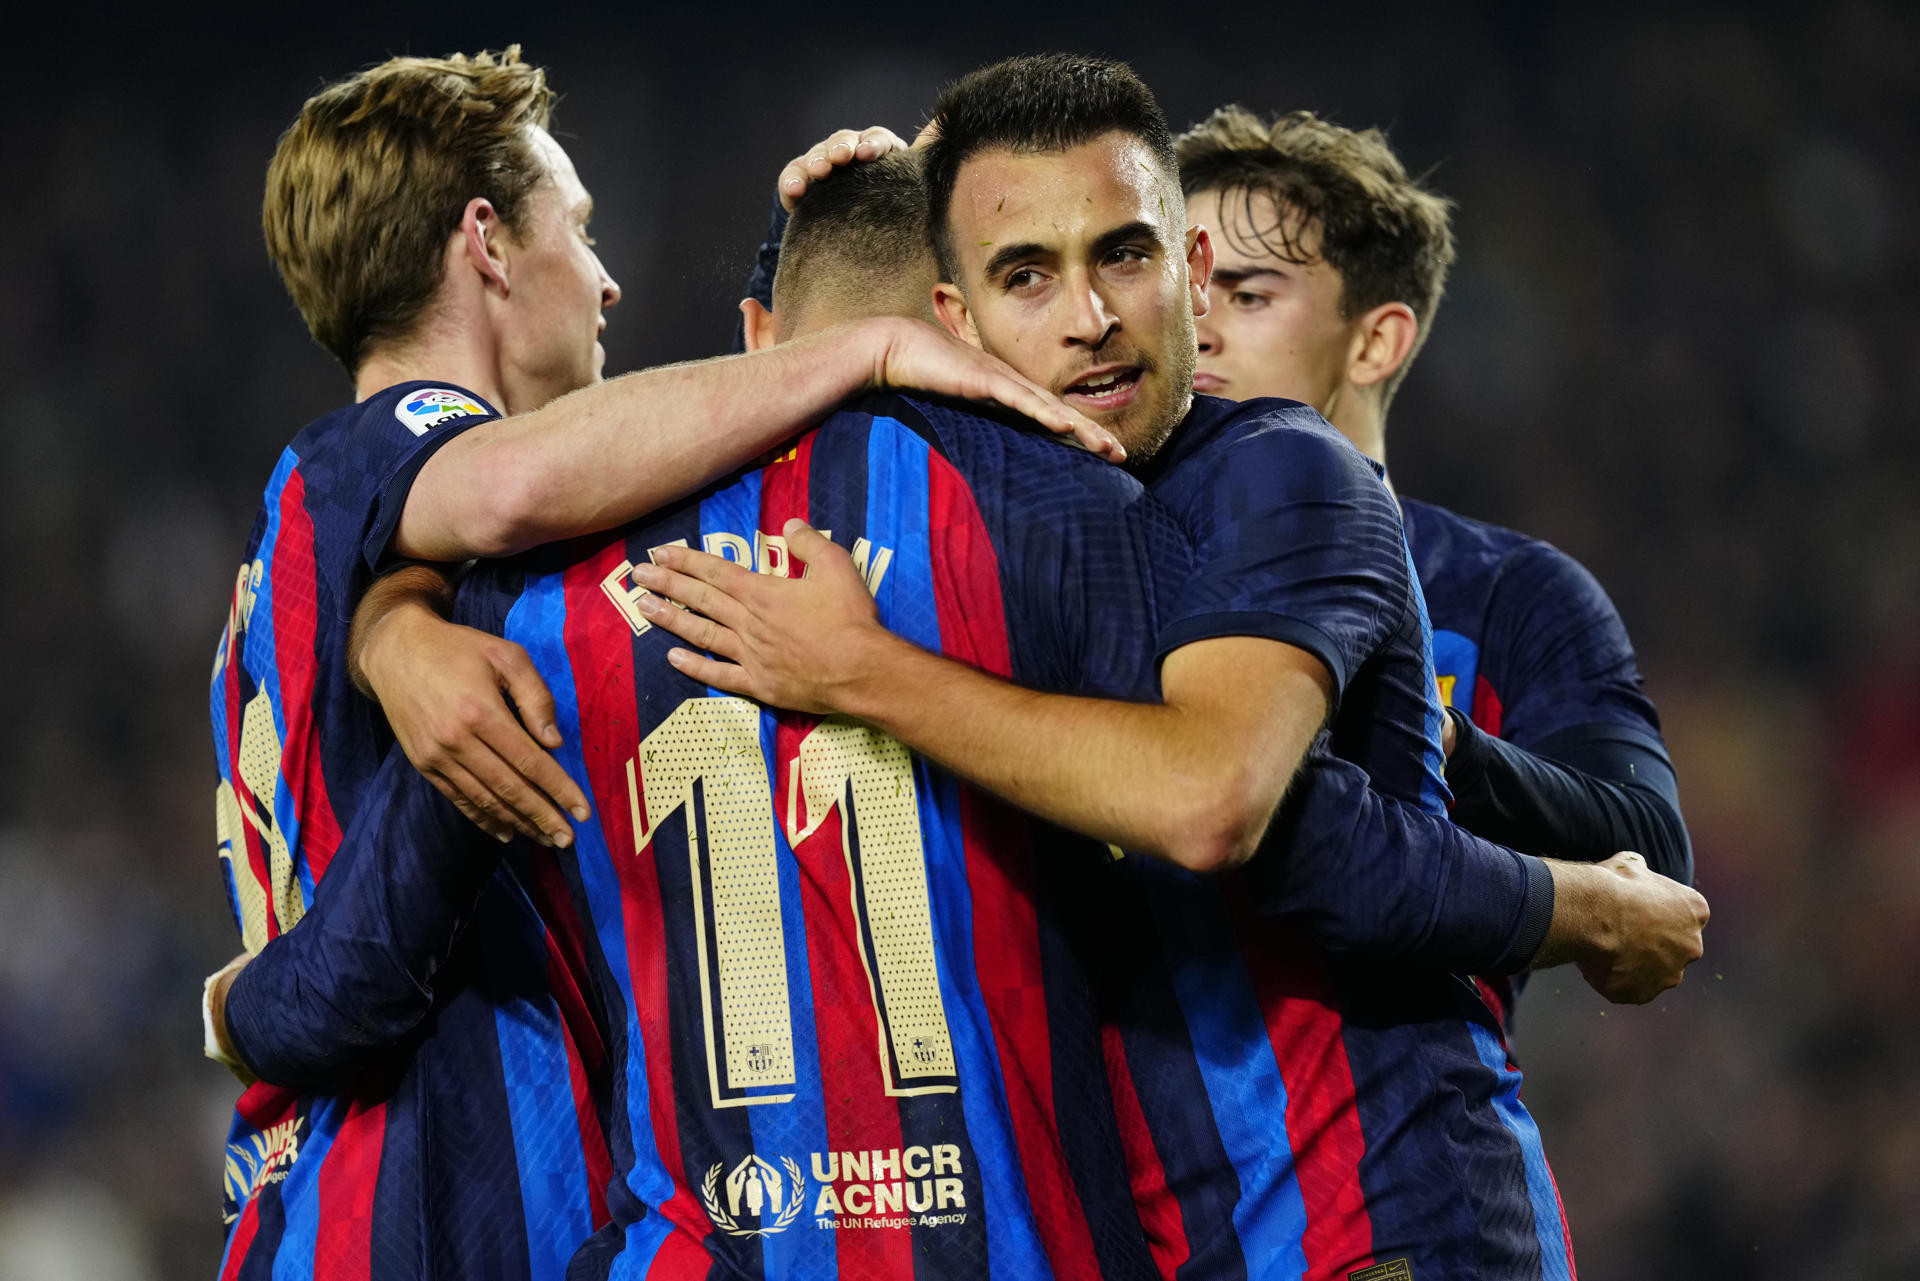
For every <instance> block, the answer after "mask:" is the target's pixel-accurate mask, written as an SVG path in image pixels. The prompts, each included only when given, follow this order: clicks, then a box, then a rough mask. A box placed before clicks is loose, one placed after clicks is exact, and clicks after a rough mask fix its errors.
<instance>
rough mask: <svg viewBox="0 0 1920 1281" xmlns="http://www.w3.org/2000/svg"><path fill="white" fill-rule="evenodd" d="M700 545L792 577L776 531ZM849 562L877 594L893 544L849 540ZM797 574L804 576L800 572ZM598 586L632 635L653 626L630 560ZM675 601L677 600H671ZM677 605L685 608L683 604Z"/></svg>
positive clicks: (719, 536) (761, 570)
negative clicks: (643, 606)
mask: <svg viewBox="0 0 1920 1281" xmlns="http://www.w3.org/2000/svg"><path fill="white" fill-rule="evenodd" d="M820 536H821V537H822V538H826V539H831V538H832V537H833V531H832V530H830V529H823V530H821V531H820ZM700 544H701V548H702V550H704V551H705V552H706V553H707V554H708V555H710V556H718V557H720V558H722V559H723V560H730V561H732V562H733V563H734V564H736V565H744V566H746V567H747V568H749V569H751V570H753V572H754V573H756V574H769V575H772V576H773V577H775V578H792V577H793V555H792V553H791V552H789V551H788V549H787V540H786V539H785V538H782V537H781V536H780V535H779V534H766V533H760V532H758V531H756V532H755V533H754V535H753V542H752V543H751V544H749V543H748V542H747V540H746V539H744V538H742V537H741V536H740V535H738V534H729V533H713V534H707V535H705V536H704V537H702V538H701V540H700ZM687 546H690V544H689V543H688V542H687V540H686V539H684V538H676V539H674V540H673V541H672V542H670V543H662V544H660V546H659V547H650V548H648V549H647V559H648V560H656V561H657V560H658V559H659V558H660V557H659V552H660V550H661V548H663V547H687ZM852 555H853V565H854V568H855V569H857V570H859V571H860V576H861V577H862V578H864V579H866V581H867V590H868V591H869V592H871V593H872V594H873V595H875V596H878V595H879V594H880V584H881V582H882V581H883V580H884V579H885V578H886V576H887V568H888V566H890V565H892V564H893V548H891V547H876V546H875V545H874V544H873V543H871V542H869V541H867V540H866V539H865V538H856V539H854V540H853V548H852ZM801 577H803V578H804V577H805V574H802V575H801ZM600 590H601V592H603V593H604V594H605V595H606V598H607V600H608V601H609V602H611V603H612V605H613V607H614V608H615V609H617V610H619V611H620V617H622V618H624V619H626V620H627V626H628V627H631V628H632V629H633V634H634V635H635V636H644V635H646V634H647V633H648V632H650V631H652V630H653V624H652V623H650V622H648V621H647V618H646V615H644V614H642V613H641V612H640V599H641V597H643V596H650V595H652V593H651V592H649V591H648V590H647V589H646V588H644V587H640V586H638V585H636V584H635V583H634V582H633V562H632V561H630V560H623V561H621V562H620V563H619V564H618V565H616V566H614V568H613V572H612V573H610V574H608V575H607V576H606V577H605V578H603V579H601V580H600ZM675 603H676V604H678V602H675ZM680 608H682V609H684V608H686V607H685V606H684V605H682V606H680Z"/></svg>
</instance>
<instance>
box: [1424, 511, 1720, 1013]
mask: <svg viewBox="0 0 1920 1281" xmlns="http://www.w3.org/2000/svg"><path fill="white" fill-rule="evenodd" d="M1400 506H1401V511H1402V513H1403V516H1404V518H1405V521H1406V528H1407V542H1408V544H1409V545H1410V546H1411V547H1412V549H1413V560H1414V567H1415V569H1416V570H1417V571H1418V573H1419V575H1420V586H1421V589H1422V591H1423V592H1424V593H1425V595H1426V598H1427V609H1428V613H1429V615H1430V616H1431V617H1432V619H1433V628H1434V632H1433V659H1434V669H1435V672H1436V674H1437V676H1438V678H1439V682H1440V696H1441V699H1442V700H1443V701H1444V702H1445V703H1447V704H1448V705H1449V706H1452V707H1457V708H1459V709H1460V710H1461V711H1463V712H1465V713H1466V714H1467V715H1468V716H1469V717H1470V718H1471V719H1472V720H1473V723H1474V724H1475V725H1477V726H1479V727H1480V728H1481V729H1483V730H1485V731H1486V732H1487V733H1489V734H1491V735H1493V736H1494V737H1496V738H1503V739H1506V740H1507V741H1508V742H1510V743H1513V744H1515V745H1516V746H1518V747H1522V748H1525V749H1526V750H1527V751H1529V752H1536V753H1539V754H1541V755H1543V756H1548V757H1561V756H1564V755H1566V754H1567V753H1568V752H1569V750H1573V751H1576V752H1577V751H1578V749H1580V748H1582V747H1586V746H1588V745H1591V744H1592V743H1594V742H1596V741H1604V742H1611V743H1618V744H1624V745H1625V746H1626V747H1627V749H1628V750H1630V751H1632V752H1633V757H1634V759H1633V762H1632V765H1631V766H1630V768H1632V770H1633V775H1632V781H1633V782H1636V783H1639V784H1642V785H1644V786H1647V787H1650V788H1652V789H1654V790H1655V791H1656V792H1657V793H1659V794H1660V795H1662V796H1663V797H1664V798H1665V799H1666V800H1667V801H1668V802H1669V803H1670V804H1672V806H1673V807H1674V810H1675V812H1676V813H1677V812H1678V794H1677V787H1676V784H1675V780H1674V775H1673V765H1672V762H1671V761H1670V760H1669V759H1668V756H1667V747H1666V742H1665V740H1664V739H1662V737H1661V734H1660V718H1659V715H1658V714H1657V713H1656V712H1655V711H1654V707H1653V703H1652V701H1651V700H1650V699H1648V698H1647V696H1646V693H1645V692H1644V690H1643V689H1642V688H1641V680H1640V671H1639V667H1638V664H1637V663H1636V661H1635V659H1634V653H1633V643H1632V642H1631V641H1630V640H1629V639H1628V637H1627V628H1626V624H1625V623H1623V622H1622V621H1621V620H1620V614H1619V611H1618V610H1616V609H1615V608H1614V607H1613V602H1612V601H1611V600H1610V599H1608V597H1607V593H1606V590H1605V589H1604V588H1602V587H1601V586H1600V584H1599V582H1598V581H1597V580H1596V579H1595V578H1594V577H1593V575H1592V574H1590V573H1588V572H1587V570H1586V568H1585V567H1584V566H1582V565H1581V564H1580V563H1579V562H1578V561H1576V560H1574V559H1573V558H1572V557H1571V556H1569V555H1567V554H1566V553H1565V552H1563V551H1561V550H1560V549H1559V548H1557V547H1554V546H1553V545H1552V544H1550V543H1545V542H1542V541H1540V540H1539V539H1537V538H1529V537H1528V536H1527V535H1525V534H1521V533H1518V532H1516V531H1514V530H1510V529H1503V528H1501V527H1500V526H1498V525H1490V524H1487V523H1486V522H1484V521H1478V520H1473V519H1471V518H1469V517H1466V516H1462V515H1459V514H1458V513H1456V512H1451V511H1448V510H1447V509H1446V508H1444V507H1436V506H1434V505H1433V504H1431V503H1423V502H1420V501H1418V500H1415V499H1412V498H1402V499H1401V501H1400ZM1620 781H1627V780H1626V778H1625V777H1622V778H1621V780H1620ZM1545 852H1547V853H1556V854H1557V853H1560V851H1557V850H1548V851H1545ZM1647 852H1648V857H1649V861H1650V863H1651V865H1652V867H1653V869H1654V870H1655V871H1657V872H1660V873H1662V874H1663V875H1666V876H1673V877H1678V878H1679V879H1681V880H1683V881H1691V880H1692V866H1691V862H1690V860H1689V859H1688V858H1687V851H1686V847H1685V841H1684V834H1683V836H1682V839H1681V840H1680V841H1679V842H1678V848H1677V850H1676V851H1675V853H1676V854H1677V855H1678V857H1675V858H1671V859H1662V858H1661V857H1660V854H1659V852H1658V851H1647ZM1485 982H1486V984H1487V987H1488V991H1487V997H1488V999H1489V1000H1490V1001H1491V1002H1493V1003H1494V1004H1495V1006H1496V1007H1497V1009H1498V1011H1499V1012H1500V1013H1501V1015H1502V1018H1503V1020H1505V1021H1507V1022H1508V1023H1511V1019H1512V1014H1513V1008H1514V1003H1515V1001H1516V1000H1517V999H1518V997H1519V994H1520V991H1521V990H1522V988H1523V987H1524V986H1525V975H1517V976H1512V977H1501V976H1497V975H1493V976H1487V977H1486V979H1485Z"/></svg>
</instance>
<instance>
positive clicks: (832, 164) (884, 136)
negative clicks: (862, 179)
mask: <svg viewBox="0 0 1920 1281" xmlns="http://www.w3.org/2000/svg"><path fill="white" fill-rule="evenodd" d="M906 149H907V144H906V142H905V141H904V140H903V139H902V138H901V137H900V135H899V134H897V133H895V132H894V131H893V130H891V129H888V128H885V127H883V126H881V125H869V126H868V127H867V128H865V129H842V130H840V131H839V132H838V133H833V134H829V135H828V136H827V137H826V138H824V139H822V140H821V141H820V142H818V143H815V144H814V145H813V146H811V147H808V148H807V149H806V150H805V151H803V152H801V153H800V154H799V155H797V156H795V157H794V158H793V159H792V160H790V161H788V162H787V167H786V168H785V169H782V170H781V171H780V181H779V185H778V190H779V192H780V207H781V208H783V209H785V210H786V211H787V212H788V213H792V212H793V204H794V202H795V201H796V200H798V199H800V197H802V196H804V195H806V194H807V185H808V184H809V183H814V182H818V181H820V180H821V179H822V178H825V177H826V176H828V175H829V174H831V173H832V172H833V171H834V169H836V168H837V167H839V166H841V165H850V164H853V163H854V162H855V161H860V160H878V159H879V158H880V157H882V156H884V155H886V154H887V153H888V152H890V151H905V150H906Z"/></svg>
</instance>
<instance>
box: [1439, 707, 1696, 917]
mask: <svg viewBox="0 0 1920 1281" xmlns="http://www.w3.org/2000/svg"><path fill="white" fill-rule="evenodd" d="M1448 716H1449V719H1450V720H1451V721H1452V723H1453V726H1454V732H1455V738H1454V747H1453V750H1452V752H1451V753H1450V755H1449V756H1448V759H1447V785H1448V787H1449V788H1451V789H1452V791H1453V795H1454V807H1453V818H1454V821H1455V822H1457V823H1459V824H1461V825H1462V826H1464V827H1466V828H1468V829H1469V830H1470V831H1473V832H1476V833H1478V834H1480V835H1481V836H1484V837H1486V838H1487V839H1488V840H1492V841H1497V842H1499V843H1500V844H1502V845H1510V846H1512V847H1513V848H1515V849H1518V850H1524V851H1526V852H1527V853H1530V854H1541V855H1550V856H1552V857H1555V858H1562V859H1570V860H1573V861H1577V862H1599V861H1600V860H1602V859H1606V858H1609V857H1611V856H1612V855H1613V854H1614V853H1615V852H1617V851H1619V850H1627V849H1630V850H1637V851H1640V852H1642V853H1643V854H1644V855H1645V857H1646V860H1647V865H1648V866H1649V867H1651V868H1652V869H1653V870H1654V871H1655V872H1658V873H1659V874H1660V875H1662V876H1668V877H1672V878H1673V879H1674V880H1677V881H1680V882H1682V883H1688V884H1690V883H1691V882H1692V880H1693V853H1692V848H1691V845H1690V843H1689V842H1688V839H1687V828H1686V823H1685V821H1684V820H1683V819H1682V818H1681V817H1680V804H1679V798H1678V796H1677V794H1676V789H1675V782H1674V775H1673V766H1672V765H1671V764H1670V763H1669V762H1668V760H1667V757H1666V753H1665V752H1664V751H1661V750H1659V749H1658V748H1657V746H1655V745H1650V744H1649V743H1647V742H1646V741H1645V740H1644V739H1641V738H1638V737H1627V736H1623V735H1621V734H1619V733H1617V732H1616V731H1615V730H1614V729H1613V728H1612V727H1610V726H1604V725H1599V726H1579V727H1575V728H1573V729H1569V730H1565V731H1562V732H1560V733H1559V734H1557V735H1555V736H1554V737H1553V738H1552V739H1551V740H1550V741H1549V742H1548V743H1547V744H1546V745H1545V746H1546V750H1543V751H1542V752H1541V753H1539V754H1535V753H1533V752H1529V751H1527V750H1526V749H1525V748H1523V747H1520V746H1519V745H1518V744H1515V743H1510V742H1507V741H1506V740H1504V739H1500V738H1496V737H1495V736H1494V735H1492V734H1489V733H1487V732H1486V731H1484V730H1481V729H1478V728H1476V727H1475V726H1474V724H1473V722H1472V721H1471V720H1469V719H1467V718H1466V717H1465V716H1463V715H1462V714H1461V713H1460V712H1459V711H1458V710H1456V709H1449V711H1448Z"/></svg>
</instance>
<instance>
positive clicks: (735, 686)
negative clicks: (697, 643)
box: [667, 648, 753, 698]
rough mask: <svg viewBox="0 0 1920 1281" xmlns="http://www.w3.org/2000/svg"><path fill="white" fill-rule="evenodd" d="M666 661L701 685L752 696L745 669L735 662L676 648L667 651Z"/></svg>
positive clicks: (751, 684)
mask: <svg viewBox="0 0 1920 1281" xmlns="http://www.w3.org/2000/svg"><path fill="white" fill-rule="evenodd" d="M667 661H668V662H669V663H672V664H673V667H674V670H675V671H677V672H680V673H681V674H683V675H685V676H687V677H689V678H691V679H693V680H696V681H699V682H700V683H701V684H702V685H711V686H712V687H713V688H715V689H723V690H725V691H727V693H729V694H744V695H746V696H747V697H748V698H752V697H753V683H752V682H751V681H749V680H748V679H747V670H746V668H744V667H741V666H740V665H739V664H737V663H722V662H717V661H715V660H714V659H711V658H708V657H706V656H705V655H704V654H696V653H694V652H693V651H692V650H690V649H678V648H675V649H670V650H668V651H667Z"/></svg>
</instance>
